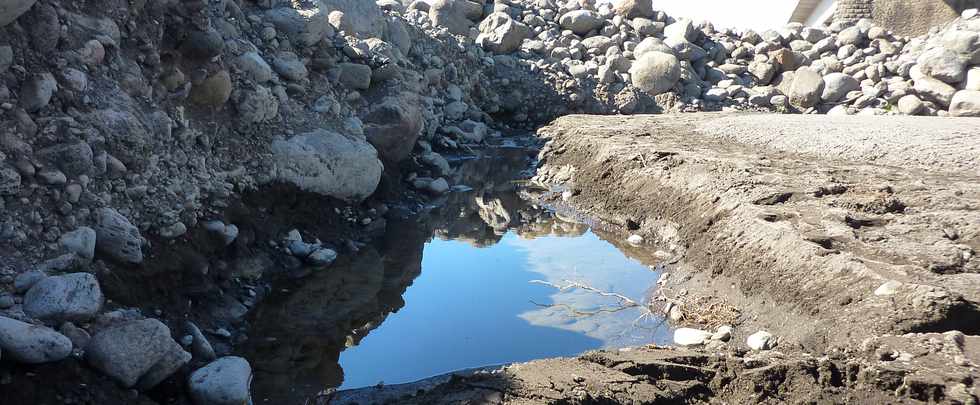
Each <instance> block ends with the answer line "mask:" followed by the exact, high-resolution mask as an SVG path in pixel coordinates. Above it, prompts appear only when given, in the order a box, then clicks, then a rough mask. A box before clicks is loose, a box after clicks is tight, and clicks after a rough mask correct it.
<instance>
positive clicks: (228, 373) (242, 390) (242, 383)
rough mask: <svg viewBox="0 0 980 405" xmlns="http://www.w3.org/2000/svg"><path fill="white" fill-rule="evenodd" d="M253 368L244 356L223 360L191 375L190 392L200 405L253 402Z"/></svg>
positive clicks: (236, 404)
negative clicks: (251, 391)
mask: <svg viewBox="0 0 980 405" xmlns="http://www.w3.org/2000/svg"><path fill="white" fill-rule="evenodd" d="M251 384H252V367H251V366H250V365H249V364H248V360H245V359H243V358H241V357H234V356H229V357H222V358H220V359H218V360H215V361H213V362H211V363H209V364H208V365H206V366H204V367H201V368H199V369H197V370H196V371H194V372H193V373H191V376H190V378H189V380H188V384H187V386H188V389H189V391H190V394H191V399H192V400H193V401H194V403H195V404H197V405H242V404H250V403H252V400H251V394H250V392H249V391H250V386H251Z"/></svg>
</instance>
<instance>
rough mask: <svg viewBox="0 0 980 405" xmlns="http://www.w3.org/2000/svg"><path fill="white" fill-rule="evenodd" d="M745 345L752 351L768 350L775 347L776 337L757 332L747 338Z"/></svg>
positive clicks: (764, 332)
mask: <svg viewBox="0 0 980 405" xmlns="http://www.w3.org/2000/svg"><path fill="white" fill-rule="evenodd" d="M745 344H746V345H747V346H749V348H750V349H752V350H770V349H772V348H774V347H776V337H775V336H773V335H772V334H771V333H769V332H766V331H758V332H756V333H753V334H752V335H751V336H749V337H748V339H746V341H745Z"/></svg>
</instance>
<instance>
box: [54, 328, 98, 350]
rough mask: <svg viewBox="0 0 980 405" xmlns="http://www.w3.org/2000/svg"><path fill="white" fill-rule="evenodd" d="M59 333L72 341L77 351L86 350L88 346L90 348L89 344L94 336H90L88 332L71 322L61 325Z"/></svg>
mask: <svg viewBox="0 0 980 405" xmlns="http://www.w3.org/2000/svg"><path fill="white" fill-rule="evenodd" d="M58 332H60V333H61V334H62V335H65V337H67V338H68V340H71V344H72V346H74V349H75V350H82V349H84V348H85V347H86V346H88V342H89V341H90V340H92V335H89V333H88V331H86V330H85V329H82V328H79V327H78V326H75V324H73V323H71V322H65V323H63V324H61V326H59V327H58Z"/></svg>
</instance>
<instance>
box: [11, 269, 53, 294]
mask: <svg viewBox="0 0 980 405" xmlns="http://www.w3.org/2000/svg"><path fill="white" fill-rule="evenodd" d="M47 277H48V275H47V274H46V273H45V272H43V271H40V270H28V271H25V272H23V273H20V274H18V275H17V277H14V291H16V292H18V293H23V292H27V290H30V289H31V287H33V286H34V284H37V283H38V282H39V281H41V280H44V279H45V278H47Z"/></svg>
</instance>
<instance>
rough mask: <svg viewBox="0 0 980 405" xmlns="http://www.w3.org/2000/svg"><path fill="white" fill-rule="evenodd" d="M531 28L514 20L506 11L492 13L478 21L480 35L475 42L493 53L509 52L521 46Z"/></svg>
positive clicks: (529, 33)
mask: <svg viewBox="0 0 980 405" xmlns="http://www.w3.org/2000/svg"><path fill="white" fill-rule="evenodd" d="M529 35H531V29H530V28H529V27H528V26H527V25H524V24H522V23H520V22H517V21H514V19H513V18H510V16H509V15H507V13H502V12H496V13H492V14H490V15H489V16H487V18H485V19H483V22H481V23H480V35H479V36H478V37H476V43H478V44H480V45H481V46H483V49H486V50H488V51H490V52H493V53H500V54H505V53H511V52H514V51H516V50H517V49H518V48H520V47H521V43H522V42H524V39H526V38H527V37H528V36H529Z"/></svg>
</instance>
